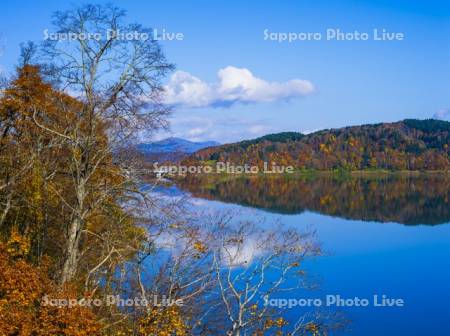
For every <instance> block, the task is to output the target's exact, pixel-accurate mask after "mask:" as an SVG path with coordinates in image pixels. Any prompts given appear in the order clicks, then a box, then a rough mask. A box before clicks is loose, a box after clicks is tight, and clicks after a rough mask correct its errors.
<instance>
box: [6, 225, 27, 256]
mask: <svg viewBox="0 0 450 336" xmlns="http://www.w3.org/2000/svg"><path fill="white" fill-rule="evenodd" d="M30 245H31V242H30V238H29V237H25V236H23V235H21V234H20V232H19V230H18V229H17V227H13V228H12V230H11V235H10V238H9V239H8V242H7V243H6V251H7V252H8V254H9V255H11V256H12V257H23V256H26V255H27V254H28V253H30Z"/></svg>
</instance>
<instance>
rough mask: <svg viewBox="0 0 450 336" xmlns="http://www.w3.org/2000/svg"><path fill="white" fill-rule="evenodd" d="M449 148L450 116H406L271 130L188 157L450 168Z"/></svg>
mask: <svg viewBox="0 0 450 336" xmlns="http://www.w3.org/2000/svg"><path fill="white" fill-rule="evenodd" d="M449 153H450V122H448V121H442V120H434V119H428V120H416V119H406V120H403V121H399V122H395V123H379V124H372V125H362V126H351V127H343V128H339V129H329V130H321V131H318V132H314V133H311V134H308V135H305V134H301V133H297V132H284V133H278V134H269V135H266V136H263V137H260V138H257V139H253V140H246V141H241V142H237V143H232V144H226V145H221V146H216V147H211V148H205V149H202V150H199V151H197V152H195V153H194V154H192V155H191V156H190V157H189V158H187V159H186V160H185V161H184V163H185V164H190V163H192V164H196V163H198V162H199V161H200V162H201V161H209V162H211V161H219V162H229V163H230V164H234V165H244V164H251V165H257V166H261V167H262V166H263V164H264V162H268V163H276V164H278V165H285V166H286V165H292V166H294V167H296V168H298V169H319V170H330V169H346V170H360V169H368V168H380V169H389V170H448V169H450V159H449Z"/></svg>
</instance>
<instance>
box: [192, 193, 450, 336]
mask: <svg viewBox="0 0 450 336" xmlns="http://www.w3.org/2000/svg"><path fill="white" fill-rule="evenodd" d="M192 206H193V208H195V209H196V210H199V211H206V212H211V213H213V212H214V211H232V212H234V213H237V214H238V216H239V218H240V219H244V220H245V219H252V218H253V219H255V220H261V221H263V222H262V225H270V223H272V222H274V221H281V222H282V223H284V224H285V225H287V226H293V227H297V228H299V229H301V230H307V229H313V230H316V232H317V239H318V240H319V241H320V242H321V243H322V246H323V249H324V251H325V253H326V255H325V256H323V257H320V258H317V259H315V260H311V261H309V262H307V263H306V270H307V272H309V273H310V274H312V275H314V276H316V277H319V278H320V279H321V281H320V283H321V287H320V289H319V290H318V291H317V292H313V293H309V296H311V297H319V298H323V297H324V296H325V295H327V294H339V295H341V296H342V297H343V298H353V297H355V296H357V297H359V298H370V299H372V297H373V295H374V294H378V295H379V296H381V295H383V294H386V295H387V296H388V297H390V298H401V299H403V300H405V307H403V308H400V307H396V308H393V307H366V308H365V307H359V308H346V309H344V312H345V314H346V317H347V318H349V319H351V320H352V321H353V323H352V324H351V325H350V328H351V329H352V331H348V332H346V333H345V334H346V335H347V334H348V335H365V336H370V335H430V334H433V333H434V334H439V335H443V334H444V333H445V332H444V330H446V329H444V328H445V327H444V326H445V324H446V322H447V320H448V316H449V314H448V309H447V304H448V302H450V288H449V286H448V284H449V283H450V270H449V269H448V267H447V265H448V260H450V239H449V238H450V225H449V224H443V225H437V226H425V225H417V226H406V225H401V224H396V223H376V222H363V221H355V220H346V219H341V218H335V217H329V216H323V215H319V214H315V213H311V212H305V213H302V214H298V215H279V214H273V213H268V212H264V211H262V210H257V209H252V208H248V207H243V206H240V205H234V204H224V203H221V202H218V201H209V200H203V199H202V200H200V199H194V201H193V205H192ZM296 295H297V296H296ZM299 295H300V293H297V294H293V295H291V296H290V297H295V298H299V297H300V296H299ZM288 313H289V314H290V316H291V317H292V318H293V319H294V318H296V317H297V316H299V315H300V314H301V313H302V311H301V310H298V309H296V308H293V309H291V310H289V312H288Z"/></svg>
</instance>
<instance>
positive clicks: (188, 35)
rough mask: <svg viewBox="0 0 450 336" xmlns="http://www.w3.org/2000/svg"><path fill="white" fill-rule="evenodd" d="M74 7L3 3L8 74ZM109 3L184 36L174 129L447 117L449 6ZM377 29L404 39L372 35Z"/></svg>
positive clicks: (174, 83)
mask: <svg viewBox="0 0 450 336" xmlns="http://www.w3.org/2000/svg"><path fill="white" fill-rule="evenodd" d="M92 2H94V3H98V1H92ZM73 3H74V2H69V1H68V2H64V1H39V2H38V1H20V2H19V1H10V2H9V3H2V4H1V5H0V6H1V7H0V8H1V11H0V50H1V51H0V54H1V56H0V68H1V70H2V71H3V72H6V73H8V72H9V73H10V72H12V71H13V69H14V65H15V64H16V62H17V58H18V54H19V44H20V42H23V41H27V40H34V41H40V40H42V39H43V31H44V30H45V29H50V30H51V28H52V26H51V24H50V21H51V20H50V18H51V13H52V12H53V11H55V10H61V9H67V8H70V7H71V5H72V4H73ZM112 3H114V4H115V5H117V6H119V7H121V8H124V9H126V10H127V12H128V20H129V21H132V22H139V23H142V24H143V25H145V26H148V27H153V28H156V29H158V30H159V31H162V29H165V30H166V31H167V32H170V33H177V32H178V33H182V34H183V40H181V41H180V40H178V41H164V42H162V45H163V48H164V51H165V53H166V56H167V58H168V59H169V60H170V61H172V62H173V63H175V64H176V68H177V69H176V71H179V72H178V73H174V74H173V75H174V77H173V78H172V79H170V78H168V79H167V85H168V89H170V90H171V92H172V94H171V100H170V101H171V102H173V103H176V108H175V111H174V114H173V117H172V131H171V133H170V135H174V136H180V137H184V138H188V139H192V140H217V141H220V142H229V141H236V140H240V139H247V138H254V137H256V136H260V135H263V134H266V133H274V132H281V131H303V132H308V131H313V130H317V129H323V128H332V127H341V126H347V125H357V124H362V123H374V122H383V121H385V122H390V121H397V120H401V119H404V118H429V117H432V116H433V115H436V116H439V117H441V118H444V119H445V118H447V119H448V116H449V113H448V109H449V108H450V85H449V78H450V3H448V2H446V1H395V2H393V1H387V0H386V1H384V0H383V1H347V0H344V1H320V0H314V1H313V0H311V1H300V0H297V1H282V2H281V1H272V0H269V1H230V0H229V1H195V0H194V1H165V2H162V1H158V2H156V1H113V2H112ZM266 29H267V31H268V32H270V33H275V32H279V33H290V32H292V33H300V32H302V33H307V32H318V33H321V34H322V37H323V38H322V39H321V40H319V41H315V40H313V41H293V42H290V43H289V42H287V41H284V42H279V41H274V40H267V39H266V40H265V39H264V36H265V35H264V31H265V30H266ZM327 29H339V30H340V31H342V32H353V31H355V30H356V31H359V32H361V33H363V32H367V33H368V34H369V40H367V41H336V40H327V39H326V38H325V33H326V30H327ZM373 29H379V30H381V29H386V30H387V31H388V32H391V33H393V32H397V33H402V34H404V36H405V37H404V39H403V40H401V41H400V40H397V41H374V40H373V38H372V37H373V35H372V32H373ZM180 88H181V89H180ZM180 90H181V91H180ZM183 90H184V91H183ZM165 136H167V134H161V135H160V137H165Z"/></svg>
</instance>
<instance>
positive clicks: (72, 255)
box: [60, 216, 81, 284]
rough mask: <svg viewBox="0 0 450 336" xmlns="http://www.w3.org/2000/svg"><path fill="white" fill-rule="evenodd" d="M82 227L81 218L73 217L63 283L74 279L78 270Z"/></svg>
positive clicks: (61, 280)
mask: <svg viewBox="0 0 450 336" xmlns="http://www.w3.org/2000/svg"><path fill="white" fill-rule="evenodd" d="M80 229H81V219H80V218H79V217H78V216H77V217H75V218H74V219H73V221H72V223H71V224H70V227H69V235H68V237H67V244H66V253H65V260H64V265H63V268H62V273H61V279H60V282H61V284H64V283H66V282H68V281H70V280H72V279H73V278H74V276H75V274H76V272H77V268H78V249H79V246H78V245H79V235H80V231H81V230H80Z"/></svg>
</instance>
